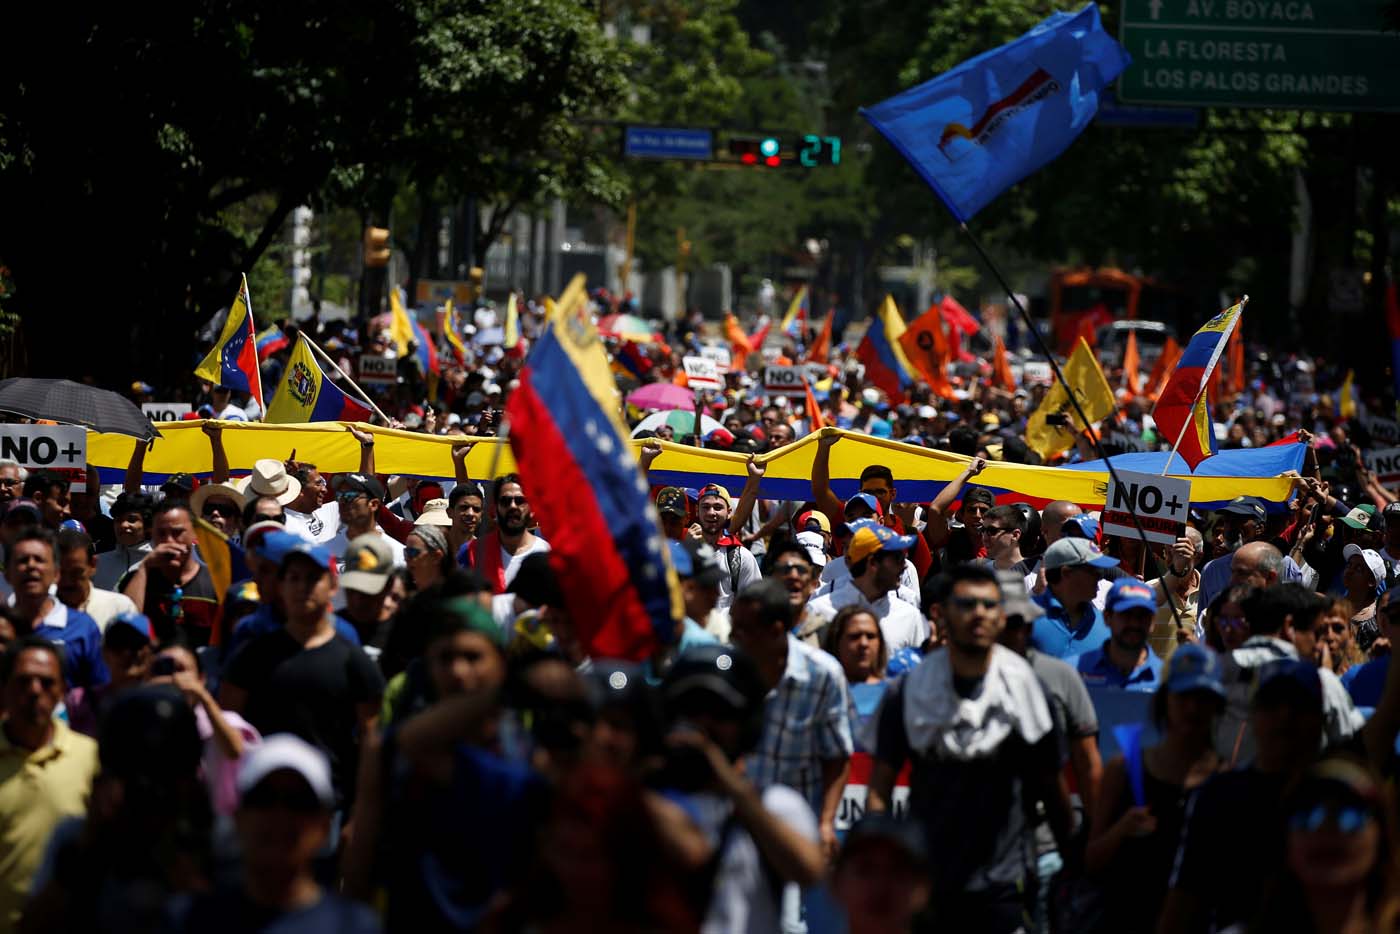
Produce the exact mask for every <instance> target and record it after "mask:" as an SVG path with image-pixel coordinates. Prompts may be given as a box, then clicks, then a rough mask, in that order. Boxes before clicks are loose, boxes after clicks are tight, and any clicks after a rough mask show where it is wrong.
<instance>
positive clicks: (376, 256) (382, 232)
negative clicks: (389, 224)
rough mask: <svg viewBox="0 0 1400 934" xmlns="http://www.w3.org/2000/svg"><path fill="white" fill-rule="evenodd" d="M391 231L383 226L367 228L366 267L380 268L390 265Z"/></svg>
mask: <svg viewBox="0 0 1400 934" xmlns="http://www.w3.org/2000/svg"><path fill="white" fill-rule="evenodd" d="M390 252H391V251H390V249H389V231H388V230H386V229H385V228H383V227H366V228H365V267H366V268H368V269H379V268H382V267H384V266H387V265H389V253H390Z"/></svg>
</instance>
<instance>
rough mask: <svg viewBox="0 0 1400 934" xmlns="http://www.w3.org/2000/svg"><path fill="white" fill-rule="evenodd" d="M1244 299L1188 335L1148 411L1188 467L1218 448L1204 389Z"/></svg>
mask: <svg viewBox="0 0 1400 934" xmlns="http://www.w3.org/2000/svg"><path fill="white" fill-rule="evenodd" d="M1247 301H1249V297H1248V296H1246V297H1245V298H1244V300H1243V301H1240V302H1237V303H1236V304H1234V305H1231V306H1230V307H1229V308H1226V309H1225V310H1224V311H1222V312H1221V313H1220V314H1218V315H1216V316H1215V317H1214V318H1211V319H1210V320H1209V321H1207V322H1206V323H1205V325H1204V326H1202V328H1201V329H1200V330H1199V331H1197V332H1196V333H1195V334H1194V335H1192V337H1191V342H1190V343H1188V344H1187V345H1186V349H1185V350H1183V351H1182V352H1181V359H1180V360H1178V361H1177V364H1176V369H1175V370H1173V371H1172V375H1171V378H1170V379H1168V380H1167V385H1166V386H1165V387H1163V389H1162V394H1161V395H1160V396H1158V398H1157V407H1156V408H1155V409H1153V410H1152V417H1153V418H1154V419H1155V420H1156V422H1157V428H1158V430H1159V431H1160V432H1161V433H1162V436H1163V437H1164V438H1171V439H1173V440H1174V441H1176V444H1175V447H1174V450H1175V451H1176V452H1177V453H1179V454H1180V455H1181V457H1182V459H1183V460H1185V461H1186V463H1187V464H1188V465H1190V467H1191V469H1192V470H1195V469H1196V465H1197V464H1199V463H1200V462H1201V461H1203V460H1205V459H1206V458H1207V457H1210V456H1211V455H1212V454H1214V453H1215V452H1216V451H1217V450H1218V448H1217V446H1216V441H1215V432H1214V431H1213V430H1212V428H1211V422H1210V412H1209V411H1208V410H1207V407H1206V399H1205V392H1204V390H1205V386H1206V383H1207V382H1208V381H1209V380H1210V376H1211V373H1212V372H1214V370H1215V365H1216V364H1217V363H1218V362H1220V355H1221V354H1222V353H1224V351H1225V344H1226V342H1227V341H1229V339H1230V334H1231V332H1232V331H1234V330H1235V327H1236V326H1237V325H1238V324H1239V320H1240V315H1241V314H1242V313H1243V312H1244V303H1245V302H1247ZM1176 439H1180V440H1176Z"/></svg>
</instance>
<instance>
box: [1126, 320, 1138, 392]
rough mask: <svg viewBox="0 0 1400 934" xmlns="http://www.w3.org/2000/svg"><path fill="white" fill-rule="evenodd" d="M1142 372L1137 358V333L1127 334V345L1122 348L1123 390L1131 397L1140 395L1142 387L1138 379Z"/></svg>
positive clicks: (1130, 332)
mask: <svg viewBox="0 0 1400 934" xmlns="http://www.w3.org/2000/svg"><path fill="white" fill-rule="evenodd" d="M1141 370H1142V358H1141V357H1139V356H1138V345H1137V331H1129V332H1128V343H1127V345H1126V346H1124V348H1123V388H1124V389H1126V390H1128V392H1129V393H1130V394H1131V395H1134V396H1140V395H1142V386H1141V384H1140V383H1139V381H1138V380H1139V377H1140V376H1141Z"/></svg>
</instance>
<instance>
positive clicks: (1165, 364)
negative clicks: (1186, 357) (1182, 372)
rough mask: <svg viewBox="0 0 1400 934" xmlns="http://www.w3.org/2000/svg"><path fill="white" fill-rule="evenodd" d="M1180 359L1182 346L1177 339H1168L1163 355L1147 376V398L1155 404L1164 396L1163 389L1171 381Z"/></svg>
mask: <svg viewBox="0 0 1400 934" xmlns="http://www.w3.org/2000/svg"><path fill="white" fill-rule="evenodd" d="M1180 359H1181V345H1180V344H1178V343H1177V342H1176V338H1174V337H1168V338H1167V342H1166V343H1165V344H1163V345H1162V355H1161V356H1160V357H1158V358H1157V362H1156V364H1154V365H1153V367H1152V372H1151V373H1149V374H1147V396H1148V398H1150V399H1151V400H1152V401H1153V402H1156V401H1157V397H1158V396H1160V395H1161V394H1162V389H1163V388H1164V387H1165V386H1166V385H1167V380H1169V379H1171V377H1172V371H1173V370H1175V369H1176V362H1177V361H1178V360H1180Z"/></svg>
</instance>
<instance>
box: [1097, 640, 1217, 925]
mask: <svg viewBox="0 0 1400 934" xmlns="http://www.w3.org/2000/svg"><path fill="white" fill-rule="evenodd" d="M1222 670H1223V669H1222V665H1221V661H1220V657H1219V656H1218V655H1216V654H1215V653H1214V652H1212V651H1211V650H1210V649H1207V648H1205V647H1204V646H1200V645H1195V644H1188V645H1183V646H1181V647H1180V648H1178V649H1177V650H1176V652H1174V653H1173V654H1172V657H1171V660H1170V661H1169V662H1168V663H1167V671H1166V676H1165V677H1164V678H1163V682H1162V687H1160V688H1158V690H1157V693H1156V695H1155V696H1154V697H1153V700H1152V718H1153V721H1154V725H1155V727H1156V729H1157V734H1158V736H1159V737H1160V740H1159V741H1158V743H1157V744H1156V745H1155V746H1150V747H1148V748H1146V749H1142V748H1141V746H1140V745H1139V744H1138V743H1136V742H1133V743H1124V742H1123V741H1122V739H1121V738H1120V740H1119V745H1120V746H1122V747H1123V749H1124V753H1125V754H1124V755H1119V756H1115V757H1114V758H1113V759H1112V760H1110V761H1109V763H1108V765H1107V766H1105V767H1104V771H1103V784H1102V785H1101V786H1100V789H1101V790H1100V792H1099V795H1098V799H1097V802H1096V805H1095V808H1094V814H1093V816H1092V821H1091V823H1090V826H1089V845H1088V848H1087V849H1086V851H1085V867H1086V868H1087V869H1088V870H1089V872H1090V874H1091V875H1092V876H1093V877H1094V878H1095V879H1096V881H1098V882H1099V884H1100V891H1101V892H1102V898H1101V901H1100V902H1099V905H1098V907H1099V909H1100V911H1098V912H1095V914H1096V915H1097V918H1096V919H1094V920H1093V923H1092V924H1090V925H1089V926H1087V927H1084V928H1082V929H1083V930H1095V931H1115V932H1135V931H1153V930H1155V928H1156V926H1157V915H1158V913H1159V909H1160V908H1161V904H1162V900H1163V899H1164V898H1165V897H1166V894H1167V880H1168V877H1169V875H1170V873H1171V866H1172V859H1173V857H1174V856H1175V854H1176V846H1177V842H1178V840H1179V839H1180V837H1181V828H1182V825H1183V822H1184V820H1185V811H1186V798H1187V795H1188V794H1189V793H1190V792H1191V791H1192V790H1193V789H1194V788H1196V786H1198V785H1200V784H1201V783H1202V782H1204V781H1205V780H1206V779H1208V778H1209V777H1210V776H1211V775H1212V774H1213V773H1214V772H1216V771H1217V770H1218V769H1219V768H1220V759H1219V757H1218V756H1216V754H1215V750H1214V749H1213V747H1212V744H1211V738H1212V736H1213V733H1214V729H1213V728H1214V725H1215V719H1216V717H1217V716H1219V714H1220V712H1221V711H1222V710H1224V708H1225V685H1224V683H1223V682H1222V680H1221V675H1222ZM1080 920H1081V921H1089V920H1090V919H1088V918H1084V919H1080Z"/></svg>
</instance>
